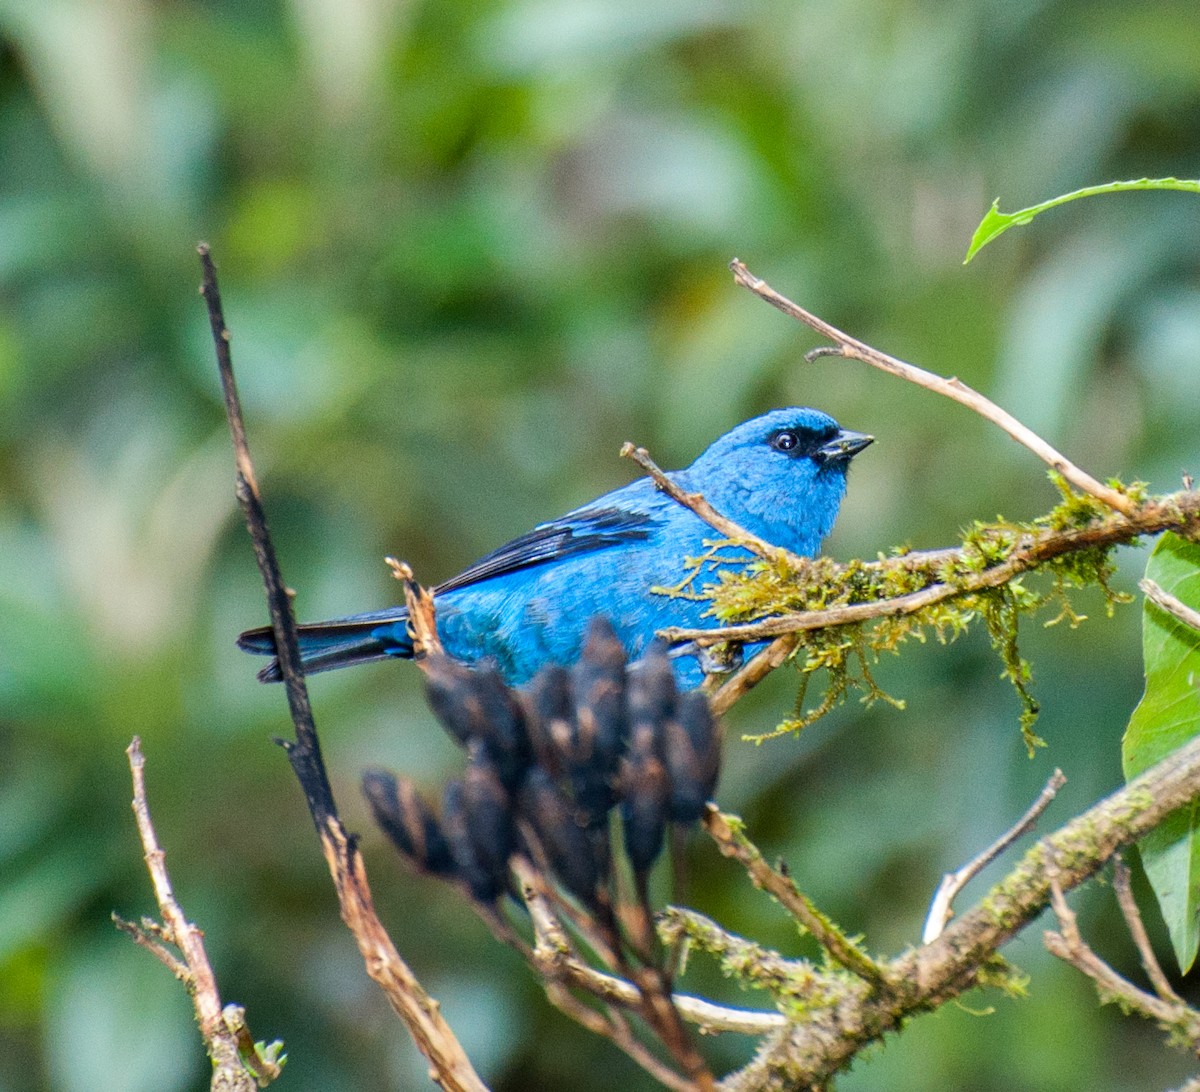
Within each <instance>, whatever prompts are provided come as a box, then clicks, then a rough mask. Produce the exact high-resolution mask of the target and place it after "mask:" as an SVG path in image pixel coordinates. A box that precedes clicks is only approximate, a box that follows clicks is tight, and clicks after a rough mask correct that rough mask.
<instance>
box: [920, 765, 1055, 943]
mask: <svg viewBox="0 0 1200 1092" xmlns="http://www.w3.org/2000/svg"><path fill="white" fill-rule="evenodd" d="M1066 783H1067V779H1066V778H1065V777H1064V776H1063V772H1062V770H1055V771H1054V773H1053V774H1052V775H1051V777H1050V780H1049V781H1047V782H1046V785H1045V788H1043V789H1042V791H1041V793H1040V795H1039V796H1038V798H1037V799H1036V800H1035V801H1034V802H1033V803H1032V804H1031V805H1030V806H1029V810H1028V811H1026V812H1025V814H1024V815H1022V816H1021V818H1020V819H1018V820H1017V821H1016V823H1014V824H1013V825H1012V826H1011V827H1010V828H1009V829H1008V830H1007V831H1005V832H1004V834H1002V835H1001V836H1000V837H999V838H997V839H996V840H995V841H994V842H993V843H992V844H991V845H990V846H988V847H987V849H985V850H984V851H983V852H982V853H980V854H979V856H977V857H976V858H974V860H971V861H968V862H967V863H966V864H965V865H963V866H962V868H960V869H958V871H956V872H947V873H946V875H944V876H943V877H942V882H941V883H940V884H939V885H938V889H937V893H936V894H935V895H934V897H933V902H932V903H930V905H929V913H928V914H927V915H926V917H925V929H924V930H923V932H922V933H921V943H922V944H929V943H930V942H931V941H934V940H937V938H938V937H939V936H941V933H942V930H943V929H945V928H946V923H947V922H948V921H949V920H950V918H951V916H952V915H953V913H954V910H953V904H954V900H955V898H957V896H958V893H959V892H960V891H961V890H962V889H963V888H964V887H966V886H967V884H969V883H970V882H971V880H973V879H974V878H975V877H976V876H978V875H979V873H980V872H982V871H983V870H984V869H985V868H987V866H988V865H990V864H991V863H992V862H993V861H994V860H995V859H996V858H997V857H999V856H1000V854H1001V853H1003V852H1004V851H1005V850H1006V849H1008V847H1009V846H1011V845H1012V844H1013V842H1015V841H1016V840H1017V839H1018V838H1020V837H1021V835H1022V834H1028V833H1029V831H1031V830H1033V828H1034V827H1035V826H1036V825H1037V821H1038V819H1039V818H1041V815H1042V812H1044V811H1045V810H1046V809H1047V808H1048V807H1049V806H1050V802H1051V801H1052V800H1053V799H1054V798H1055V797H1056V796H1057V795H1058V790H1059V789H1061V788H1062V787H1063V786H1064V785H1065V784H1066Z"/></svg>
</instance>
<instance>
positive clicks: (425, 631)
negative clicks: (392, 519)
mask: <svg viewBox="0 0 1200 1092" xmlns="http://www.w3.org/2000/svg"><path fill="white" fill-rule="evenodd" d="M383 560H384V561H385V562H387V566H388V568H389V569H391V570H392V576H394V577H395V578H396V579H397V580H399V581H400V583H401V584H403V585H404V602H405V605H406V606H407V607H408V631H409V633H410V634H411V636H412V639H413V659H414V660H416V661H417V662H418V663H420V662H421V661H422V660H423V659H425V657H426V656H429V655H431V654H436V653H439V652H441V651H442V641H441V638H440V637H438V631H437V610H436V608H435V607H434V604H433V596H432V595H430V593H429V592H428V590H427V589H425V588H424V587H422V586H421V585H420V584H418V583H417V579H416V577H414V576H413V571H412V566H410V565H409V564H408V562H407V561H397V560H396V559H395V558H394V557H385V558H384V559H383Z"/></svg>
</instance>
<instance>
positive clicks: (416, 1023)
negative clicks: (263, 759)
mask: <svg viewBox="0 0 1200 1092" xmlns="http://www.w3.org/2000/svg"><path fill="white" fill-rule="evenodd" d="M197 250H198V251H199V254H200V264H201V267H202V268H203V271H204V283H203V286H202V287H201V294H202V295H203V296H204V300H205V303H206V304H207V305H208V314H209V321H210V323H211V326H212V331H213V342H214V344H215V346H216V353H217V366H218V370H219V371H220V375H221V387H222V390H223V392H224V395H225V411H226V416H227V417H228V420H229V430H230V435H231V437H232V439H233V447H234V458H235V461H236V466H237V476H236V492H237V497H238V501H239V502H240V504H241V506H242V511H243V513H244V514H245V517H246V526H247V528H248V529H249V531H250V537H251V540H252V541H253V543H254V553H255V556H256V558H257V560H258V567H259V572H260V573H261V574H262V579H263V585H264V587H265V588H266V592H267V605H268V608H269V610H270V614H271V625H272V628H273V629H274V632H275V648H276V651H277V655H278V658H279V668H280V672H281V674H282V676H283V682H284V685H285V688H286V691H287V696H288V706H289V709H290V711H291V716H292V723H293V724H294V725H295V729H296V738H295V740H292V741H288V742H285V743H284V747H285V749H286V751H287V755H288V759H289V761H290V762H291V764H292V769H293V771H294V772H295V774H296V778H297V780H298V781H299V782H300V785H301V787H302V788H303V790H304V794H305V797H306V799H307V801H308V808H309V812H310V814H311V815H312V818H313V822H314V824H315V825H316V828H317V834H318V835H319V837H320V839H321V849H322V852H323V853H324V855H325V860H326V862H327V863H328V865H329V871H330V875H331V876H332V877H333V882H334V887H335V888H336V890H337V895H338V902H339V903H340V905H341V912H342V920H343V921H344V922H345V923H346V925H347V926H348V927H349V928H350V931H351V932H352V933H353V934H354V939H355V940H356V941H357V942H358V948H359V952H360V953H361V954H362V956H363V959H364V962H365V964H366V968H367V973H368V974H369V975H370V976H371V978H373V979H374V980H375V981H376V982H377V983H378V984H379V985H380V986H381V987H382V988H383V990H384V993H385V994H386V995H387V999H388V1001H389V1003H390V1004H391V1006H392V1008H393V1009H394V1010H395V1012H396V1014H397V1015H398V1016H399V1017H400V1018H401V1020H403V1021H404V1024H405V1026H406V1027H407V1028H408V1031H409V1034H410V1035H411V1036H412V1038H413V1042H414V1043H416V1045H417V1048H418V1049H419V1050H420V1051H421V1053H422V1054H424V1055H425V1057H426V1058H427V1059H428V1060H429V1063H430V1066H431V1072H430V1076H431V1077H432V1078H433V1080H435V1081H436V1082H437V1083H438V1084H439V1085H441V1087H442V1088H444V1089H447V1090H448V1092H449V1090H453V1092H486V1087H487V1086H486V1085H485V1084H484V1083H483V1081H482V1080H480V1078H479V1075H478V1074H477V1073H476V1072H475V1070H474V1068H473V1067H472V1065H471V1062H470V1059H469V1058H468V1057H467V1055H466V1052H465V1051H464V1050H463V1048H462V1045H461V1044H460V1043H459V1041H458V1039H457V1038H456V1037H455V1035H454V1032H453V1031H452V1030H451V1028H450V1025H449V1024H447V1023H446V1021H445V1019H444V1018H443V1017H442V1014H441V1011H440V1009H439V1006H438V1004H437V1002H436V1001H434V1000H433V999H432V998H431V997H430V996H429V995H428V994H427V993H426V992H425V990H424V988H423V987H422V986H421V984H420V982H418V980H417V978H416V976H415V975H414V974H413V972H412V970H411V968H409V966H408V964H406V963H405V962H404V960H403V959H401V958H400V954H399V953H398V952H397V951H396V948H395V946H394V945H393V944H392V942H391V939H390V938H389V937H388V935H387V931H386V930H385V929H384V928H383V925H382V924H381V923H380V921H379V918H378V916H377V915H376V913H375V908H374V905H373V902H372V899H371V891H370V887H369V886H368V884H367V875H366V869H365V866H364V865H363V860H362V855H361V854H360V853H359V851H358V846H357V843H356V840H355V839H354V838H353V837H352V836H351V835H349V834H348V833H347V832H346V830H345V828H344V827H343V826H342V822H341V819H340V818H339V817H338V813H337V807H336V805H335V804H334V799H333V790H332V788H331V787H330V784H329V777H328V774H327V773H326V771H325V763H324V760H323V759H322V758H321V748H320V741H319V740H318V738H317V731H316V726H315V724H314V722H313V715H312V706H311V704H310V702H309V699H308V690H307V687H306V686H305V683H304V675H303V672H302V670H301V667H300V653H299V647H298V645H297V640H296V621H295V618H294V617H293V614H292V607H291V600H290V597H289V596H288V594H287V589H286V587H285V586H284V583H283V579H282V577H281V576H280V572H279V563H278V561H277V559H276V557H275V549H274V546H273V544H272V542H271V536H270V532H269V531H268V529H267V522H266V516H265V514H264V512H263V507H262V501H261V499H260V497H259V492H258V485H257V483H256V481H255V478H254V468H253V465H252V463H251V460H250V451H249V447H248V445H247V443H246V430H245V425H244V424H243V419H242V411H241V404H240V402H239V399H238V395H237V386H236V384H235V382H234V376H233V363H232V359H231V355H230V351H229V341H230V337H229V331H228V329H227V328H226V326H225V318H224V315H223V313H222V309H221V295H220V291H219V289H218V286H217V275H216V269H215V268H214V266H213V262H212V257H211V255H210V254H209V248H208V246H207V244H204V243H201V244H200V246H199V247H198V248H197Z"/></svg>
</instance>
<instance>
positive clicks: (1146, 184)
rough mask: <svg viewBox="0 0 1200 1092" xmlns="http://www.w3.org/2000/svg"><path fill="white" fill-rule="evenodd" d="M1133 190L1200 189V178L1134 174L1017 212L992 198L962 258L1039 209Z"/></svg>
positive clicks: (1034, 213)
mask: <svg viewBox="0 0 1200 1092" xmlns="http://www.w3.org/2000/svg"><path fill="white" fill-rule="evenodd" d="M1130 190H1182V191H1184V192H1186V193H1200V179H1191V178H1134V179H1130V180H1128V181H1125V182H1105V183H1103V184H1102V185H1099V186H1085V187H1084V188H1083V189H1081V190H1072V191H1071V192H1070V193H1064V194H1060V195H1059V196H1058V197H1051V198H1050V200H1048V201H1043V202H1041V204H1038V205H1030V206H1029V208H1027V209H1019V210H1018V211H1017V212H1001V211H1000V199H999V198H997V199H996V200H995V201H993V202H992V207H991V208H990V209H988V211H987V213H986V214H985V215H984V217H983V219H982V220H980V221H979V226H978V227H977V228H976V229H975V234H974V235H972V236H971V245H970V246H968V247H967V256H966V257H965V258H964V259H963V265H966V264H967V263H968V262H969V261H970V260H971V259H972V258H974V257H975V255H976V254H978V253H979V251H981V250H982V249H983V248H984V247H985V246H987V244H988V243H990V242H991V241H992V240H993V239H995V238H996V236H998V235H1003V234H1004V232H1006V231H1007V230H1008V229H1009V228H1010V227H1015V226H1016V225H1017V224H1028V223H1029V221H1030V220H1032V219H1033V218H1034V217H1035V216H1037V215H1038V213H1041V212H1045V211H1046V210H1047V209H1052V208H1054V207H1055V206H1056V205H1065V204H1066V203H1067V202H1068V201H1075V200H1078V199H1079V198H1080V197H1099V196H1100V195H1102V194H1105V193H1127V192H1129V191H1130Z"/></svg>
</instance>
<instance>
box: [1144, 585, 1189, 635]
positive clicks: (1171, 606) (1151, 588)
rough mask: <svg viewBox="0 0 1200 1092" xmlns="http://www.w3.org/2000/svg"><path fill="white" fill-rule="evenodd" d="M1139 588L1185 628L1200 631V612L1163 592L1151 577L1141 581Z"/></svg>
mask: <svg viewBox="0 0 1200 1092" xmlns="http://www.w3.org/2000/svg"><path fill="white" fill-rule="evenodd" d="M1138 587H1139V588H1141V589H1142V593H1143V594H1144V595H1145V596H1146V598H1147V599H1149V600H1150V602H1151V603H1153V604H1154V605H1155V606H1156V607H1161V608H1162V609H1163V610H1165V611H1166V612H1167V613H1168V614H1170V615H1172V616H1173V617H1175V618H1177V619H1178V620H1179V621H1181V622H1182V623H1183V624H1184V625H1185V626H1188V627H1189V628H1191V629H1194V630H1200V611H1197V610H1193V609H1192V608H1191V607H1189V606H1188V605H1187V604H1186V603H1181V602H1180V601H1179V600H1178V599H1176V598H1175V596H1173V595H1171V594H1169V593H1168V592H1165V591H1163V589H1162V588H1161V587H1160V586H1159V585H1158V584H1156V583H1155V582H1154V581H1153V580H1151V579H1150V578H1149V577H1146V578H1145V579H1143V580H1139V581H1138Z"/></svg>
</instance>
